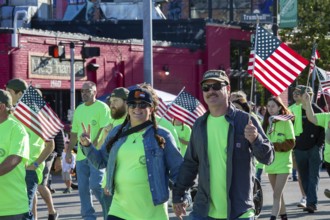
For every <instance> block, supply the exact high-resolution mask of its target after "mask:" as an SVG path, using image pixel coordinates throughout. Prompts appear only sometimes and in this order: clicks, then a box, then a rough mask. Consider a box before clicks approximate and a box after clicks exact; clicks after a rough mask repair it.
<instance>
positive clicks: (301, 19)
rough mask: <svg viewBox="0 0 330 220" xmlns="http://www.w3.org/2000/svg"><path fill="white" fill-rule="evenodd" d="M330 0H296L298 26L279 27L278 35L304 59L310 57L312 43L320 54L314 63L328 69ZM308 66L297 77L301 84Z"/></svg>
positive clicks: (329, 68) (329, 56)
mask: <svg viewBox="0 0 330 220" xmlns="http://www.w3.org/2000/svg"><path fill="white" fill-rule="evenodd" d="M329 11H330V1H324V0H314V1H310V0H298V27H297V28H294V29H291V30H288V29H286V30H284V29H281V30H280V31H279V35H280V36H281V40H282V41H283V42H287V43H290V47H292V48H293V49H295V50H296V51H297V52H298V53H300V54H301V55H302V56H303V57H305V58H306V59H310V57H311V53H312V48H313V44H314V43H316V44H317V49H318V51H319V53H320V54H321V59H320V60H318V61H316V65H317V66H319V67H320V68H322V69H325V70H330V59H329V58H330V32H329V27H330V13H329ZM308 70H309V68H306V69H305V70H304V72H303V73H302V74H301V77H298V81H299V83H301V84H306V80H307V76H308Z"/></svg>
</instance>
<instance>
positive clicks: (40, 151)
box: [6, 78, 57, 220]
mask: <svg viewBox="0 0 330 220" xmlns="http://www.w3.org/2000/svg"><path fill="white" fill-rule="evenodd" d="M27 88H28V85H27V83H26V82H25V81H24V80H22V79H18V78H16V79H11V80H9V81H8V82H7V84H6V90H7V91H8V92H9V93H10V95H11V96H12V99H13V104H14V105H16V104H17V102H18V101H19V99H20V98H21V97H22V95H23V93H24V91H25V90H26V89H27ZM13 118H14V119H15V120H18V119H16V118H15V117H13ZM24 127H25V129H26V131H27V133H28V135H29V148H30V154H29V161H28V163H27V166H26V177H25V181H26V185H27V194H28V199H29V208H30V210H29V214H28V216H27V217H26V218H27V219H31V220H33V219H34V217H33V213H32V208H33V199H34V197H35V193H36V191H37V188H38V184H39V183H41V181H42V178H43V175H42V173H43V170H44V166H45V163H44V161H45V160H46V159H47V157H48V156H49V155H50V154H51V153H52V152H53V151H54V148H55V144H54V140H51V141H47V142H45V141H44V140H43V139H42V138H41V137H39V136H38V135H37V134H36V133H34V132H33V131H32V130H31V129H30V128H28V127H26V126H25V125H24ZM54 219H55V220H56V219H57V217H56V216H55V218H54Z"/></svg>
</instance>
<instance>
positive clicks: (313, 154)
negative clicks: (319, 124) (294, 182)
mask: <svg viewBox="0 0 330 220" xmlns="http://www.w3.org/2000/svg"><path fill="white" fill-rule="evenodd" d="M294 154H295V157H296V162H297V168H298V171H299V175H300V177H299V178H300V180H301V184H302V186H303V189H304V191H305V193H306V196H307V206H309V205H314V206H316V205H317V190H318V186H319V180H320V173H319V171H320V166H321V163H322V148H320V147H317V146H315V147H313V148H311V149H309V150H306V151H302V150H298V149H296V150H294Z"/></svg>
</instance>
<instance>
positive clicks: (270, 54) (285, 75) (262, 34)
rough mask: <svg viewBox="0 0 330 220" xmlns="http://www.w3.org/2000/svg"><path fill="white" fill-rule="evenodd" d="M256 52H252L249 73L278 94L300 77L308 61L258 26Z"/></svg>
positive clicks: (273, 92)
mask: <svg viewBox="0 0 330 220" xmlns="http://www.w3.org/2000/svg"><path fill="white" fill-rule="evenodd" d="M256 35H257V37H256V44H257V45H256V52H254V51H253V50H252V51H251V54H250V59H249V66H248V73H249V74H251V75H252V73H254V76H255V77H256V79H257V80H258V81H259V82H260V83H261V84H262V85H263V86H265V87H266V88H267V89H268V90H269V91H270V92H271V93H272V94H273V95H275V96H278V95H279V94H281V93H282V92H283V91H284V90H286V89H287V88H288V87H289V85H290V84H291V83H292V82H293V81H294V80H295V79H296V78H297V77H298V75H299V74H300V73H301V71H302V70H304V69H305V67H306V66H307V64H308V61H307V60H306V59H305V58H303V57H302V56H300V55H299V54H297V53H296V52H295V51H294V50H292V49H291V48H290V47H288V46H287V45H286V44H285V43H282V42H281V41H280V40H278V39H277V38H276V37H275V36H273V35H272V34H270V33H269V32H268V31H267V30H265V29H264V28H262V27H259V26H258V29H257V34H256Z"/></svg>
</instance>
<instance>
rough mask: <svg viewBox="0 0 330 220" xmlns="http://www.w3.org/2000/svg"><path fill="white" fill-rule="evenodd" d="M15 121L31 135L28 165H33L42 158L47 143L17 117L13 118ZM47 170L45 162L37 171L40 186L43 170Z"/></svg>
mask: <svg viewBox="0 0 330 220" xmlns="http://www.w3.org/2000/svg"><path fill="white" fill-rule="evenodd" d="M13 118H14V120H15V121H17V122H19V123H20V124H21V125H23V127H24V128H25V130H26V132H27V133H28V135H29V147H30V154H29V161H28V162H27V164H28V165H31V164H33V163H34V162H35V161H36V160H37V159H38V157H39V156H40V154H41V152H42V151H43V150H44V149H45V141H44V140H43V139H42V138H41V137H40V136H38V135H37V134H36V133H34V132H33V131H32V130H31V129H30V128H28V127H27V126H25V125H24V124H23V123H21V122H20V121H19V120H18V119H17V118H16V117H13ZM44 168H45V162H42V163H41V164H39V166H38V168H37V169H36V170H35V171H36V174H37V177H38V184H40V183H41V182H42V178H43V174H42V173H43V170H44Z"/></svg>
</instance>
